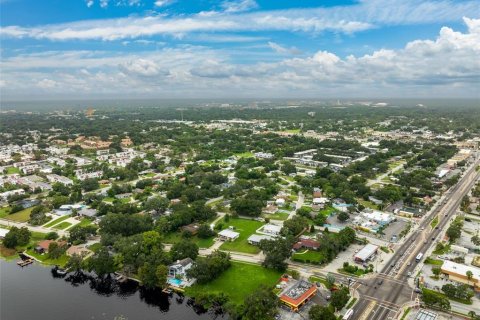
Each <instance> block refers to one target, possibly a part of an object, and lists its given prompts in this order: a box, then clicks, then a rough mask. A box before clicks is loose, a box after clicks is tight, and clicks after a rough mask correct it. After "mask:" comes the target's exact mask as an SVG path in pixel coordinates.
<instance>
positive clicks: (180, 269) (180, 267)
mask: <svg viewBox="0 0 480 320" xmlns="http://www.w3.org/2000/svg"><path fill="white" fill-rule="evenodd" d="M192 266H193V260H192V259H191V258H185V259H183V260H177V262H175V263H174V264H172V265H170V266H169V267H168V276H169V277H172V278H179V277H180V278H183V277H185V276H186V274H187V270H188V269H190V268H191V267H192Z"/></svg>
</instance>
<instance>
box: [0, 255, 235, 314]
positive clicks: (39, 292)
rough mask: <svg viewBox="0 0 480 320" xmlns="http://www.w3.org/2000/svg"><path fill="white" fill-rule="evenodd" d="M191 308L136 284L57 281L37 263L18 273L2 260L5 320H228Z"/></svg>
mask: <svg viewBox="0 0 480 320" xmlns="http://www.w3.org/2000/svg"><path fill="white" fill-rule="evenodd" d="M226 318H227V317H226V316H222V315H215V314H214V313H213V312H205V310H202V309H200V308H196V307H194V306H193V303H192V301H191V300H190V299H188V298H187V297H183V296H180V295H177V294H173V295H172V296H168V295H166V294H164V293H162V292H161V291H160V290H146V289H144V288H143V287H140V286H138V284H137V283H136V282H134V281H128V282H126V283H124V284H121V285H119V284H117V283H116V282H115V281H99V280H98V279H95V278H94V277H92V276H90V275H85V274H82V275H81V276H77V277H74V276H73V275H67V276H66V277H64V278H61V277H57V276H55V275H54V274H53V273H52V271H51V267H46V266H42V265H39V264H37V263H35V264H33V265H30V266H27V267H25V268H20V267H19V266H17V265H16V263H15V261H11V262H8V261H4V260H2V259H0V319H2V320H30V319H41V320H44V319H45V320H63V319H65V320H67V319H68V320H77V319H79V320H80V319H82V320H83V319H90V320H107V319H108V320H113V319H115V320H132V319H141V320H147V319H162V320H183V319H185V320H189V319H195V320H196V319H226Z"/></svg>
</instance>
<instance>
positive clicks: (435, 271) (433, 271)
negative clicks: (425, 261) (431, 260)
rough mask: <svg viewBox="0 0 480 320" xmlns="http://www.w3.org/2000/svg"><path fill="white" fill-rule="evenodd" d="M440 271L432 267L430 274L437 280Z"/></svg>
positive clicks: (438, 268)
mask: <svg viewBox="0 0 480 320" xmlns="http://www.w3.org/2000/svg"><path fill="white" fill-rule="evenodd" d="M441 271H442V269H441V268H440V267H433V268H432V273H433V274H434V275H435V277H436V278H437V279H438V276H439V275H440V272H441Z"/></svg>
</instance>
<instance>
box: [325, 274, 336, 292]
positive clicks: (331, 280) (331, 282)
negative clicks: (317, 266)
mask: <svg viewBox="0 0 480 320" xmlns="http://www.w3.org/2000/svg"><path fill="white" fill-rule="evenodd" d="M326 280H327V284H328V288H327V289H330V288H331V287H333V285H334V284H335V277H334V276H333V274H331V273H328V274H327V277H326Z"/></svg>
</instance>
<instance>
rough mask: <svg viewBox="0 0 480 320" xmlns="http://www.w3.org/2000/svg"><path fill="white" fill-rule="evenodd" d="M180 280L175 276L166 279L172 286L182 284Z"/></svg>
mask: <svg viewBox="0 0 480 320" xmlns="http://www.w3.org/2000/svg"><path fill="white" fill-rule="evenodd" d="M182 282H183V281H182V280H180V279H176V278H170V279H168V283H170V284H171V285H173V286H176V287H180V285H181V284H182Z"/></svg>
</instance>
